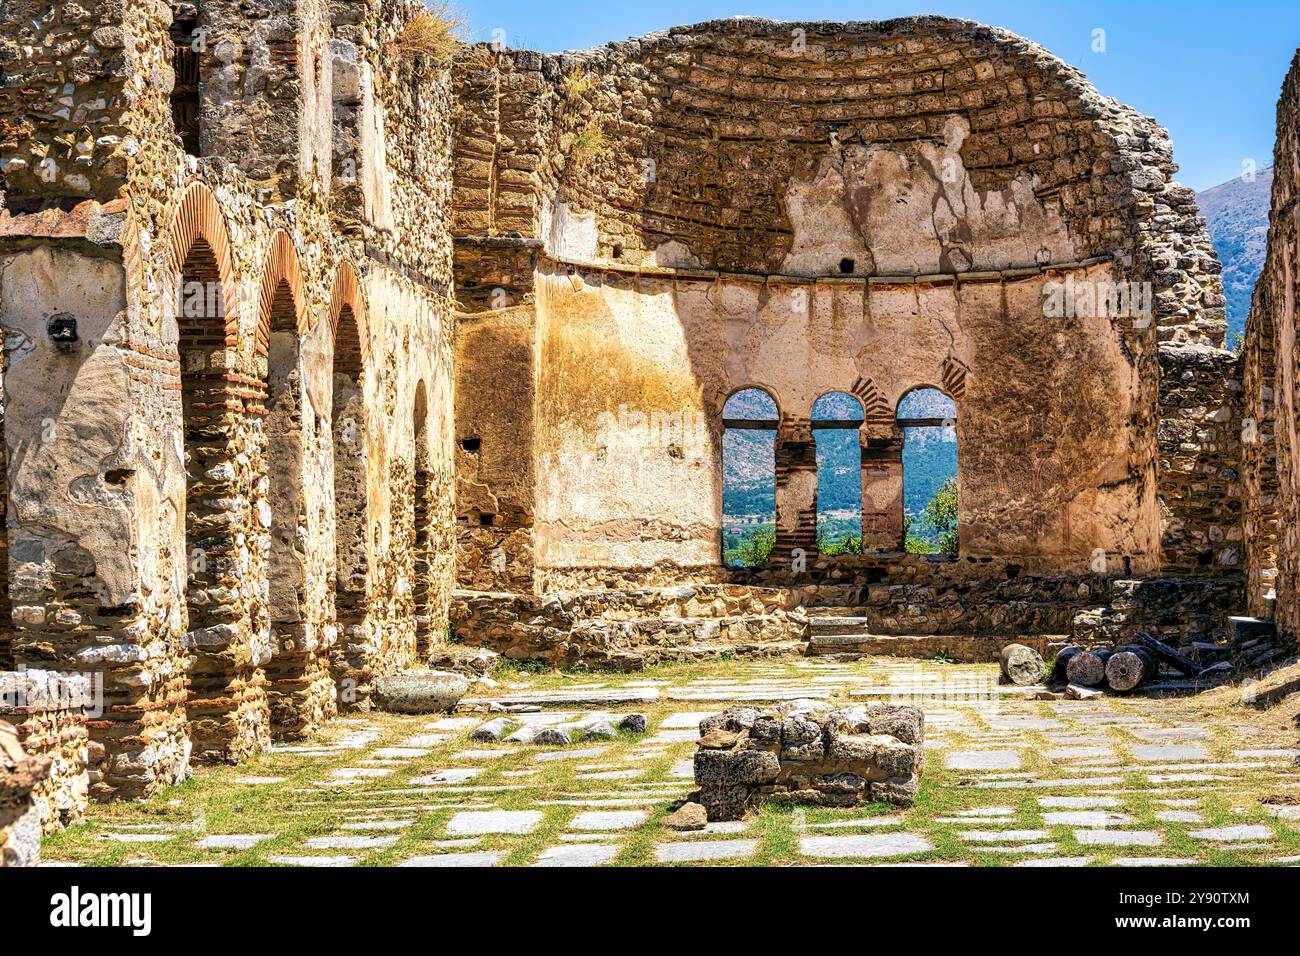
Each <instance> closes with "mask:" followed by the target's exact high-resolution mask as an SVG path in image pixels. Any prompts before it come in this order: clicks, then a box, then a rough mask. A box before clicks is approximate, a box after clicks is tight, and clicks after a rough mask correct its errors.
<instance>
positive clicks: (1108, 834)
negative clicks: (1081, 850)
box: [1074, 830, 1165, 846]
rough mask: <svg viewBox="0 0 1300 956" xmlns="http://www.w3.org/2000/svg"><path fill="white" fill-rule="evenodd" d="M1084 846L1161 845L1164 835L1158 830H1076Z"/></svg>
mask: <svg viewBox="0 0 1300 956" xmlns="http://www.w3.org/2000/svg"><path fill="white" fill-rule="evenodd" d="M1074 838H1075V839H1076V840H1078V841H1079V842H1080V843H1082V844H1083V845H1084V846H1160V845H1161V844H1162V843H1164V842H1165V838H1164V835H1163V834H1161V833H1160V832H1158V831H1156V830H1075V831H1074Z"/></svg>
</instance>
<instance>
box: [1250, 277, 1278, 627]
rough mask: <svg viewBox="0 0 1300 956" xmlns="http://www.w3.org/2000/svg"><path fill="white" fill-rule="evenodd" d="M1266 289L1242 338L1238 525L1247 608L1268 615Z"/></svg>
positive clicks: (1272, 546)
mask: <svg viewBox="0 0 1300 956" xmlns="http://www.w3.org/2000/svg"><path fill="white" fill-rule="evenodd" d="M1266 294H1267V292H1266V288H1265V286H1264V284H1262V283H1261V284H1260V286H1259V288H1258V289H1257V291H1256V293H1255V296H1254V297H1253V299H1252V304H1251V312H1250V315H1249V316H1248V317H1247V319H1246V332H1245V335H1244V337H1243V340H1242V350H1241V351H1242V354H1241V386H1242V403H1243V407H1242V423H1241V472H1242V494H1241V504H1242V515H1241V525H1242V538H1243V545H1244V550H1243V555H1242V560H1243V563H1244V566H1245V568H1246V577H1247V583H1246V609H1247V613H1249V614H1250V615H1251V616H1253V617H1261V618H1266V619H1267V618H1271V617H1272V616H1273V605H1274V600H1275V598H1276V585H1277V563H1278V558H1277V540H1278V470H1277V443H1276V441H1275V440H1274V435H1275V433H1276V428H1277V423H1276V408H1277V402H1276V394H1277V393H1276V391H1275V389H1276V382H1277V360H1276V353H1275V352H1274V349H1275V348H1276V347H1277V332H1276V329H1275V328H1274V326H1273V321H1272V318H1271V317H1270V316H1269V314H1268V313H1267V312H1266V311H1265V308H1264V302H1265V301H1266V300H1265V298H1264V297H1265V296H1266Z"/></svg>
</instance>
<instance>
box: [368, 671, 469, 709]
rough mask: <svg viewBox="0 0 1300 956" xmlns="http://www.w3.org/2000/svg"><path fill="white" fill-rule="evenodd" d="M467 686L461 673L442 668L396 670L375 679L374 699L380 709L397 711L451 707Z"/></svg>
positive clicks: (463, 693) (467, 683) (467, 688)
mask: <svg viewBox="0 0 1300 956" xmlns="http://www.w3.org/2000/svg"><path fill="white" fill-rule="evenodd" d="M467 690H469V681H467V680H466V679H465V677H464V676H463V675H461V674H450V673H447V672H446V671H420V670H412V671H398V672H396V673H393V674H384V675H382V676H380V677H379V678H378V680H376V682H375V703H376V704H378V706H379V709H380V710H388V711H392V712H394V713H399V714H432V713H437V712H439V711H445V710H451V709H452V708H453V707H455V706H456V703H457V702H458V701H459V700H460V699H461V698H462V697H464V696H465V692H466V691H467Z"/></svg>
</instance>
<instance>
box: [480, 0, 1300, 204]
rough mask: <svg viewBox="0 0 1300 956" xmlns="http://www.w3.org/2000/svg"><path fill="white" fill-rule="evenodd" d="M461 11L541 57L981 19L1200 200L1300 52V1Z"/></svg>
mask: <svg viewBox="0 0 1300 956" xmlns="http://www.w3.org/2000/svg"><path fill="white" fill-rule="evenodd" d="M459 6H460V7H461V9H462V10H463V11H464V12H465V14H466V15H467V17H468V19H469V23H470V30H471V32H472V33H473V34H474V37H475V38H476V39H482V40H488V39H491V38H492V31H493V29H495V28H499V29H502V30H504V31H505V41H506V43H507V44H508V45H509V46H512V47H527V48H529V49H534V50H543V51H547V52H555V51H559V50H577V49H584V48H586V47H591V46H597V45H599V44H602V43H606V42H608V41H610V40H621V39H624V38H626V37H629V36H638V35H640V34H642V33H650V32H653V31H655V30H663V29H666V28H668V27H671V26H677V25H679V24H683V23H697V22H699V21H702V20H710V19H717V18H719V17H730V16H737V15H742V14H743V15H746V16H763V17H769V18H771V19H773V20H854V19H857V20H868V19H872V20H875V19H887V18H889V17H896V16H908V15H912V14H918V13H935V14H943V15H946V16H954V17H964V18H966V19H970V20H979V21H981V22H983V23H989V24H993V25H996V26H1001V27H1005V28H1007V29H1008V30H1011V31H1013V32H1015V33H1019V34H1021V35H1023V36H1026V37H1029V38H1030V39H1032V40H1035V41H1037V42H1038V43H1040V44H1042V45H1043V46H1045V47H1046V48H1047V49H1049V50H1051V51H1052V52H1053V53H1055V54H1056V55H1057V56H1059V57H1060V58H1061V59H1063V60H1065V61H1066V62H1068V63H1070V64H1072V65H1074V66H1077V67H1078V68H1079V69H1081V70H1082V71H1083V72H1084V73H1086V74H1087V75H1088V78H1089V79H1090V80H1092V82H1093V85H1095V86H1096V87H1097V89H1099V90H1100V91H1101V92H1102V93H1104V94H1106V95H1107V96H1113V97H1115V98H1117V99H1119V100H1122V101H1124V102H1126V103H1128V104H1130V105H1132V106H1134V107H1135V108H1137V109H1139V110H1141V111H1142V112H1144V113H1148V114H1150V115H1152V116H1154V117H1156V119H1158V120H1159V121H1160V122H1161V123H1163V124H1164V125H1165V126H1166V127H1167V128H1168V129H1169V132H1170V134H1171V136H1172V137H1173V141H1174V159H1175V160H1176V161H1177V162H1178V164H1179V165H1180V166H1181V167H1182V171H1181V172H1180V173H1179V175H1178V178H1179V180H1180V181H1182V182H1184V183H1186V184H1187V185H1189V186H1191V187H1192V188H1194V189H1198V190H1199V189H1205V188H1207V187H1209V186H1213V185H1216V184H1218V183H1221V182H1223V181H1225V180H1228V179H1232V178H1233V177H1235V176H1239V175H1241V172H1242V168H1243V167H1242V162H1243V160H1246V159H1251V160H1254V161H1255V162H1256V163H1258V165H1259V166H1267V165H1269V164H1270V163H1271V162H1272V157H1273V131H1274V126H1275V112H1274V111H1275V107H1276V105H1277V97H1278V92H1279V90H1280V89H1281V86H1282V79H1283V77H1284V76H1285V75H1286V71H1287V68H1288V67H1289V66H1290V63H1291V58H1292V56H1294V54H1295V51H1296V47H1297V46H1300V0H1256V2H1253V3H1249V4H1240V5H1237V4H1229V3H1226V2H1219V3H1214V2H1209V0H1186V2H1181V3H1178V2H1141V0H1130V2H1127V3H1122V2H1111V0H1091V2H1077V0H1056V2H1053V0H1046V2H1044V0H1038V2H1032V0H1020V2H998V0H967V2H961V3H945V2H939V0H931V2H927V3H907V2H875V3H847V2H843V0H808V2H802V3H776V2H773V0H690V2H685V0H660V2H648V3H646V2H636V3H624V2H611V0H461V2H460V4H459ZM1095 29H1102V30H1105V31H1106V50H1105V52H1103V53H1094V52H1093V51H1092V49H1091V46H1092V38H1093V31H1094V30H1095Z"/></svg>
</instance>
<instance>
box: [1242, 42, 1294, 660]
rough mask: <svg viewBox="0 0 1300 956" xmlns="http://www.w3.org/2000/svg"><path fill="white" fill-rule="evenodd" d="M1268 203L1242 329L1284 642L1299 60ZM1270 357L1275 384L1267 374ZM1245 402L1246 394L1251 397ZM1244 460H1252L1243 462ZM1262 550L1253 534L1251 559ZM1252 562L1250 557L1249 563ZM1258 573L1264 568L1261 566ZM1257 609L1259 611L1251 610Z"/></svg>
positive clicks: (1257, 493) (1257, 502)
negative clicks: (1264, 401) (1264, 399)
mask: <svg viewBox="0 0 1300 956" xmlns="http://www.w3.org/2000/svg"><path fill="white" fill-rule="evenodd" d="M1273 167H1274V173H1273V200H1272V209H1271V211H1270V213H1269V230H1268V253H1267V257H1266V259H1265V262H1264V268H1263V270H1262V272H1261V273H1260V277H1259V281H1258V283H1257V284H1256V287H1255V296H1254V299H1253V300H1252V304H1251V316H1250V320H1249V322H1248V324H1247V330H1246V331H1247V339H1248V341H1247V351H1246V362H1247V374H1248V375H1249V376H1250V377H1251V379H1252V380H1253V381H1255V382H1258V383H1259V385H1260V387H1261V388H1263V387H1268V386H1271V387H1272V389H1273V414H1274V416H1275V421H1274V423H1273V442H1274V450H1275V453H1276V464H1277V498H1276V505H1275V509H1276V514H1277V529H1278V530H1277V539H1276V552H1277V579H1276V593H1277V598H1276V612H1275V616H1276V621H1277V627H1278V630H1279V631H1280V632H1281V633H1282V635H1283V636H1284V637H1287V638H1290V639H1294V638H1295V637H1296V636H1297V635H1300V530H1298V529H1300V378H1298V377H1297V376H1300V351H1297V342H1298V341H1300V337H1298V336H1297V321H1298V319H1297V309H1296V275H1297V272H1298V271H1300V210H1298V209H1297V204H1296V196H1297V189H1300V55H1297V57H1296V59H1295V60H1293V61H1292V63H1291V69H1290V72H1288V73H1287V76H1286V79H1285V81H1284V82H1283V84H1282V93H1281V97H1280V99H1279V101H1278V106H1277V141H1276V144H1275V146H1274V149H1273ZM1270 356H1271V357H1272V360H1273V363H1274V374H1275V378H1274V379H1273V380H1272V381H1271V382H1270V381H1267V380H1266V378H1265V376H1266V374H1267V371H1266V370H1267V368H1268V359H1269V357H1270ZM1248 400H1250V396H1248ZM1247 461H1248V462H1249V458H1248V459H1247ZM1267 491H1268V485H1267V483H1266V482H1264V481H1261V482H1260V484H1259V486H1258V487H1252V488H1251V492H1252V494H1253V495H1254V497H1253V498H1252V499H1251V500H1250V501H1249V502H1248V507H1263V506H1265V502H1266V497H1265V496H1266V495H1267ZM1262 550H1263V549H1262V547H1261V545H1260V536H1259V535H1258V533H1256V534H1255V535H1252V552H1251V553H1252V555H1255V556H1258V555H1259V554H1260V553H1261V551H1262ZM1253 560H1255V559H1253ZM1259 567H1260V568H1261V569H1262V568H1266V567H1267V565H1266V564H1265V563H1264V562H1263V561H1262V560H1260V561H1259ZM1256 606H1258V605H1256Z"/></svg>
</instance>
